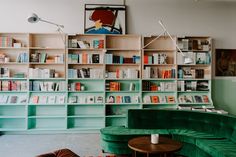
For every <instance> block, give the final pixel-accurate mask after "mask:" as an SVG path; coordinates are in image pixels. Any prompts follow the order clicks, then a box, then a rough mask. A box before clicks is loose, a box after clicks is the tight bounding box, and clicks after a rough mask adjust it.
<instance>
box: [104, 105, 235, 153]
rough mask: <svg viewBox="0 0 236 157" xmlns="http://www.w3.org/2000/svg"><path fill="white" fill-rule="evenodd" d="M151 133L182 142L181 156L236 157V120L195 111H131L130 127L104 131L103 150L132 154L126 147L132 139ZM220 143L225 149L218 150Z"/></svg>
mask: <svg viewBox="0 0 236 157" xmlns="http://www.w3.org/2000/svg"><path fill="white" fill-rule="evenodd" d="M152 133H159V134H164V135H171V136H172V138H173V139H176V140H178V141H181V142H183V143H184V147H183V149H182V150H181V151H180V153H182V154H183V155H186V156H190V157H192V156H193V157H194V156H196V157H202V156H203V157H205V156H206V157H207V156H215V157H223V156H228V154H230V155H231V156H232V155H233V156H235V157H236V151H234V150H233V148H234V149H235V150H236V144H235V143H236V117H235V116H230V115H221V114H216V113H205V112H196V111H181V110H158V109H131V110H129V111H128V117H127V127H119V126H117V127H115V126H112V127H106V128H103V129H101V141H102V148H103V150H104V151H106V152H110V153H114V154H127V153H130V150H129V148H128V145H127V143H128V141H129V140H130V139H132V138H134V137H137V136H143V135H150V134H152ZM220 142H221V144H220V146H222V147H223V148H221V149H218V144H219V143H220ZM225 142H226V143H225ZM204 143H205V144H204ZM224 143H225V144H224ZM227 144H229V145H230V146H229V148H228V147H227ZM186 148H189V150H186ZM214 149H217V150H218V151H214ZM228 149H229V150H228ZM231 149H232V150H231ZM226 151H227V152H226Z"/></svg>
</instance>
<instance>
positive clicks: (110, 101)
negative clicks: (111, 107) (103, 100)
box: [107, 96, 115, 103]
mask: <svg viewBox="0 0 236 157" xmlns="http://www.w3.org/2000/svg"><path fill="white" fill-rule="evenodd" d="M107 103H115V97H114V96H108V98H107Z"/></svg>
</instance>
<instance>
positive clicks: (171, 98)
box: [167, 95, 175, 103]
mask: <svg viewBox="0 0 236 157" xmlns="http://www.w3.org/2000/svg"><path fill="white" fill-rule="evenodd" d="M167 103H175V97H174V96H171V95H168V96H167Z"/></svg>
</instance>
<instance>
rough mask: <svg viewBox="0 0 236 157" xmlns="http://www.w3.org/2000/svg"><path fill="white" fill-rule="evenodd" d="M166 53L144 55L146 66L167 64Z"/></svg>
mask: <svg viewBox="0 0 236 157" xmlns="http://www.w3.org/2000/svg"><path fill="white" fill-rule="evenodd" d="M167 59H168V57H167V54H166V53H154V54H153V55H144V57H143V62H144V64H167Z"/></svg>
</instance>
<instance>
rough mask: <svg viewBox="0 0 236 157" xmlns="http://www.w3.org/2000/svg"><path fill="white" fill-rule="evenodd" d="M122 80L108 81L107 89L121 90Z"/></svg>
mask: <svg viewBox="0 0 236 157" xmlns="http://www.w3.org/2000/svg"><path fill="white" fill-rule="evenodd" d="M120 84H121V83H120V82H108V83H106V90H107V91H120V90H121V89H120Z"/></svg>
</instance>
